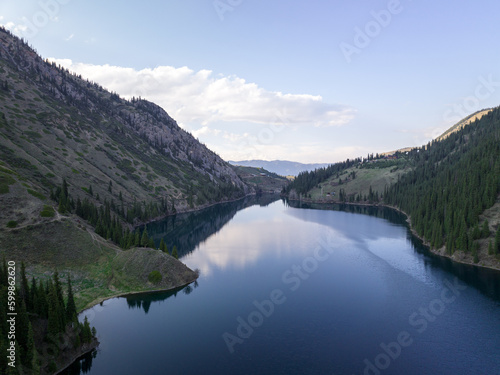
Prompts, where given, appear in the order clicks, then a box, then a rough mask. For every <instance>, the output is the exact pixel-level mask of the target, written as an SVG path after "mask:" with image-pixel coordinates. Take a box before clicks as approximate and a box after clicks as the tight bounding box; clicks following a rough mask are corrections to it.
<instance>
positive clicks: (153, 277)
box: [148, 271, 163, 284]
mask: <svg viewBox="0 0 500 375" xmlns="http://www.w3.org/2000/svg"><path fill="white" fill-rule="evenodd" d="M162 278H163V277H162V276H161V273H160V272H159V271H151V272H150V273H149V276H148V280H149V282H150V283H153V284H158V283H159V282H160V281H161V280H162Z"/></svg>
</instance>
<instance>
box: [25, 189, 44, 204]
mask: <svg viewBox="0 0 500 375" xmlns="http://www.w3.org/2000/svg"><path fill="white" fill-rule="evenodd" d="M27 190H28V193H30V194H31V195H33V196H34V197H37V198H38V199H41V200H42V201H43V200H45V199H47V198H46V197H45V195H43V194H41V193H39V192H38V191H35V190H32V189H27Z"/></svg>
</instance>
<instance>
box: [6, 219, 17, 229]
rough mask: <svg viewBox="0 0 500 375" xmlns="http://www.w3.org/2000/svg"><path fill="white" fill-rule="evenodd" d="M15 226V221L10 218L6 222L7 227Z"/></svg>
mask: <svg viewBox="0 0 500 375" xmlns="http://www.w3.org/2000/svg"><path fill="white" fill-rule="evenodd" d="M15 227H17V221H15V220H11V221H9V222H8V223H7V228H15Z"/></svg>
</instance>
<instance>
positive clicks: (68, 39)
mask: <svg viewBox="0 0 500 375" xmlns="http://www.w3.org/2000/svg"><path fill="white" fill-rule="evenodd" d="M74 36H75V34H71V35H70V36H68V37H67V38H66V39H64V40H65V41H66V42H69V41H70V40H71V39H73V38H74Z"/></svg>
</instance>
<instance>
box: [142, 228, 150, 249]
mask: <svg viewBox="0 0 500 375" xmlns="http://www.w3.org/2000/svg"><path fill="white" fill-rule="evenodd" d="M148 242H149V237H148V230H147V229H146V228H144V231H143V232H142V237H141V246H142V247H146V246H148Z"/></svg>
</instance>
